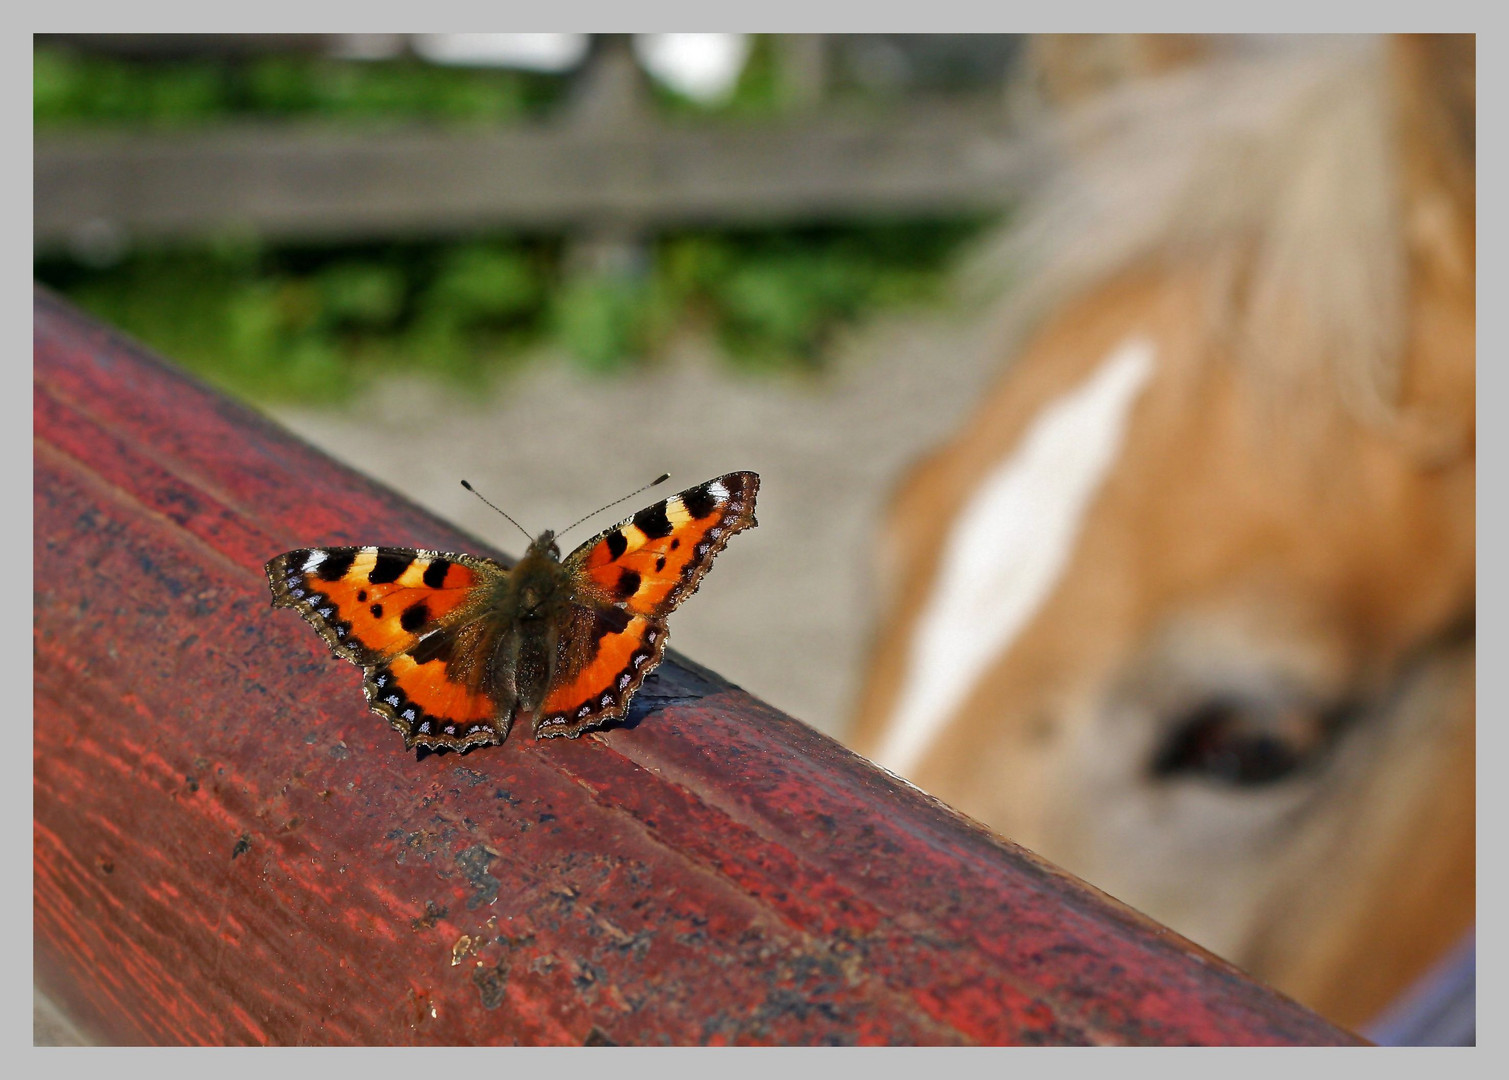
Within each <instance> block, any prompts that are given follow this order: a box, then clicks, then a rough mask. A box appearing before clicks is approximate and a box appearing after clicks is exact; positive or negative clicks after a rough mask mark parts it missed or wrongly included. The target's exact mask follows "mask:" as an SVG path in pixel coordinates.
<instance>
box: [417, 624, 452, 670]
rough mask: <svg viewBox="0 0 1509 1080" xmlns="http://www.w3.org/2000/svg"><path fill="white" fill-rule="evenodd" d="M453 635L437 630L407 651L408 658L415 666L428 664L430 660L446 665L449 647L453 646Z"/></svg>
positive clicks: (449, 651)
mask: <svg viewBox="0 0 1509 1080" xmlns="http://www.w3.org/2000/svg"><path fill="white" fill-rule="evenodd" d="M454 642H455V638H454V636H453V635H451V634H448V633H446V632H445V631H444V630H437V631H436V632H435V633H433V634H431V635H430V636H429V637H427V638H425V639H424V640H423V641H421V642H420V643H419V644H418V645H415V646H414V647H413V648H412V649H410V650H409V656H410V657H412V658H413V660H414V663H416V664H428V663H429V662H430V661H431V660H440V661H443V662H446V663H449V662H450V659H451V646H452V645H453V644H454Z"/></svg>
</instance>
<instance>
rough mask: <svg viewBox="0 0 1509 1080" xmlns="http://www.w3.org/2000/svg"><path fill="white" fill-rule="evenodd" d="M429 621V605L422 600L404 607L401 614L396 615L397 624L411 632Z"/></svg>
mask: <svg viewBox="0 0 1509 1080" xmlns="http://www.w3.org/2000/svg"><path fill="white" fill-rule="evenodd" d="M429 621H430V607H429V605H428V604H426V603H425V602H424V601H423V600H420V601H419V602H418V603H414V604H410V605H409V606H408V607H406V608H404V609H403V614H402V615H400V616H399V617H398V625H399V626H401V627H403V628H404V629H405V630H407V631H408V632H409V633H411V634H412V633H414V631H416V630H418V629H419V628H420V627H421V626H423V625H425V624H426V623H427V622H429Z"/></svg>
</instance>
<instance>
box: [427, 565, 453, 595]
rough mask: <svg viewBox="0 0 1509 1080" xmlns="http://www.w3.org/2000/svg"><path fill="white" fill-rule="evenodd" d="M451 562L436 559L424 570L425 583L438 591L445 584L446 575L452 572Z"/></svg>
mask: <svg viewBox="0 0 1509 1080" xmlns="http://www.w3.org/2000/svg"><path fill="white" fill-rule="evenodd" d="M450 569H451V560H449V559H436V560H435V561H434V562H432V563H430V565H429V566H426V567H425V568H424V583H425V584H426V585H428V586H429V587H430V588H432V589H438V588H440V587H441V586H442V585H444V584H445V575H446V574H447V573H449V572H450Z"/></svg>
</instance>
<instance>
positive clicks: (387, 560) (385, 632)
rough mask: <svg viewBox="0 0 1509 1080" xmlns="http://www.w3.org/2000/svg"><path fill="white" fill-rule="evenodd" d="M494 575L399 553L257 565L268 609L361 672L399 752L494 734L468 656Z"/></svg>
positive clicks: (479, 563) (479, 675) (479, 566)
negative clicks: (298, 624) (282, 613)
mask: <svg viewBox="0 0 1509 1080" xmlns="http://www.w3.org/2000/svg"><path fill="white" fill-rule="evenodd" d="M503 573H505V571H504V570H503V568H502V567H500V566H496V565H495V564H493V563H491V562H490V561H488V560H484V559H477V558H474V557H473V556H470V555H458V554H450V553H446V552H439V551H424V550H418V549H414V548H400V547H332V548H307V549H299V550H295V551H289V552H286V553H284V554H282V555H279V556H278V557H277V558H275V559H273V560H272V561H270V562H269V563H268V564H267V578H268V582H269V584H270V585H271V587H272V597H273V606H274V607H290V608H293V609H294V610H295V611H297V612H298V613H299V614H300V615H302V616H303V617H304V618H305V619H307V620H308V621H309V623H310V624H311V625H312V626H314V628H315V629H316V630H317V631H319V634H320V636H321V637H322V638H324V640H325V642H326V644H328V645H329V646H330V649H331V651H332V652H334V653H335V654H336V655H337V656H341V657H344V658H345V659H347V660H350V661H351V662H352V663H355V664H357V665H359V666H360V667H361V668H362V669H363V672H364V674H365V678H364V680H363V684H362V689H363V691H364V692H365V693H366V695H367V701H368V704H370V705H371V707H372V709H373V711H374V712H376V713H378V714H379V715H381V716H383V717H384V718H386V719H387V720H388V722H389V723H391V724H392V725H393V726H394V727H395V728H396V729H398V731H399V732H400V733H401V734H402V735H403V737H404V742H405V743H406V744H407V745H410V746H413V745H415V744H419V745H425V746H431V747H440V746H446V747H451V748H460V747H462V746H467V745H475V744H481V743H487V742H497V741H501V738H502V735H503V732H501V731H498V730H496V727H497V726H496V725H494V724H493V723H492V721H493V719H494V712H495V708H494V703H493V700H492V698H491V696H490V695H489V694H488V693H487V688H486V686H485V685H484V679H483V675H484V674H485V667H486V665H485V663H482V662H480V657H479V655H478V653H479V650H480V648H481V647H482V645H483V643H482V642H481V641H480V640H478V638H479V634H478V631H479V630H480V629H482V622H481V617H482V615H483V612H482V611H481V610H479V609H480V607H481V602H482V598H483V595H484V594H485V592H486V586H487V585H489V584H490V583H491V582H492V581H494V580H496V579H497V578H498V577H499V576H500V575H502V574H503Z"/></svg>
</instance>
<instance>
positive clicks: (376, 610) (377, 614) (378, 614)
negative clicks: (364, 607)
mask: <svg viewBox="0 0 1509 1080" xmlns="http://www.w3.org/2000/svg"><path fill="white" fill-rule="evenodd" d="M371 610H372V617H373V618H374V619H380V618H382V605H381V604H373V605H372V609H371Z"/></svg>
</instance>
